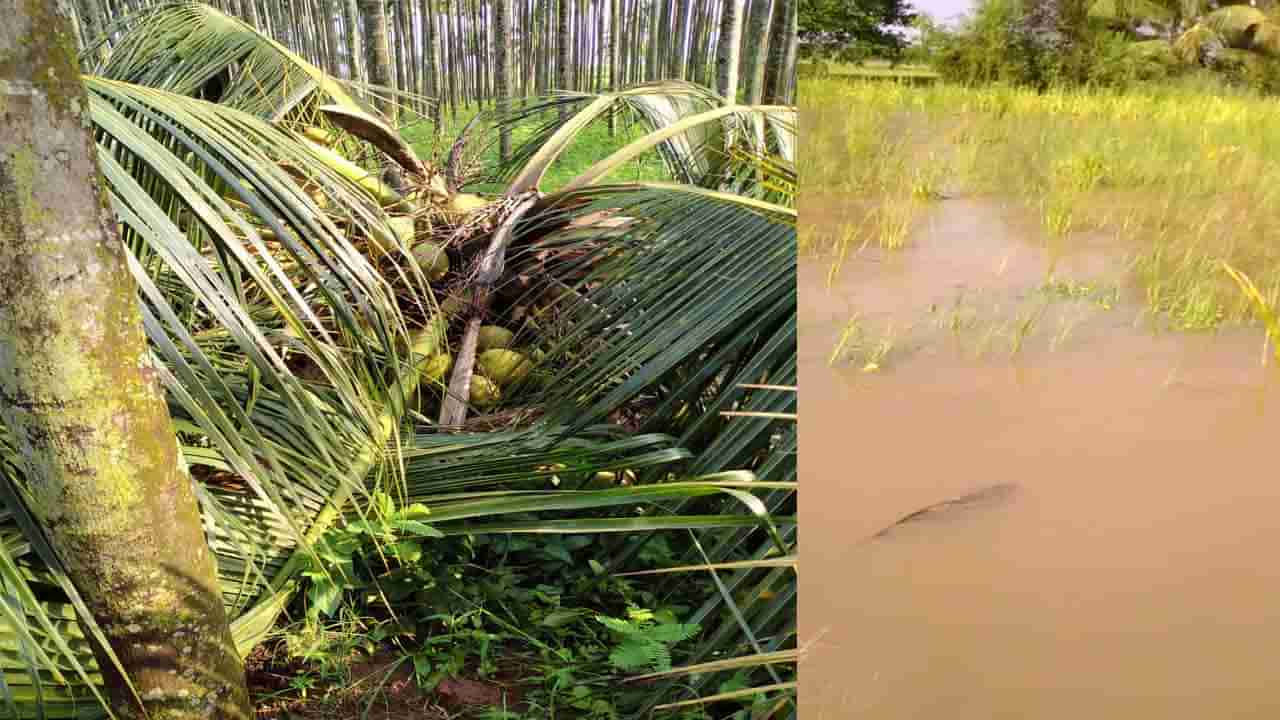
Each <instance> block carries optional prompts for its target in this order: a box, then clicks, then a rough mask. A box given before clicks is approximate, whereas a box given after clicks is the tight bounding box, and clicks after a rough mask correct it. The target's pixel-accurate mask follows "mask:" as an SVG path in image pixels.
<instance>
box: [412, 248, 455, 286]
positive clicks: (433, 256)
mask: <svg viewBox="0 0 1280 720" xmlns="http://www.w3.org/2000/svg"><path fill="white" fill-rule="evenodd" d="M413 259H414V260H417V261H418V265H419V266H421V267H422V272H424V273H426V275H427V279H428V280H430V281H432V282H435V281H436V280H439V279H440V278H442V277H444V276H445V274H446V273H448V272H449V255H448V253H446V252H445V251H444V248H442V247H440V246H439V245H437V244H435V243H433V242H431V241H430V240H424V241H422V242H420V243H418V244H417V245H415V246H414V248H413Z"/></svg>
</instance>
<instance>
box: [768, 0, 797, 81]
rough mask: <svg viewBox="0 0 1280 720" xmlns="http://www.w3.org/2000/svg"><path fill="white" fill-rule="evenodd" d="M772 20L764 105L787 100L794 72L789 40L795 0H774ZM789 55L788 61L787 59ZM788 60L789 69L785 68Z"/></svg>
mask: <svg viewBox="0 0 1280 720" xmlns="http://www.w3.org/2000/svg"><path fill="white" fill-rule="evenodd" d="M775 1H776V3H777V7H776V8H774V12H773V22H772V24H771V28H770V30H769V66H768V67H767V68H765V73H764V98H763V101H764V103H765V104H766V105H782V104H785V103H786V101H787V90H788V88H789V86H790V82H791V78H790V77H788V74H789V73H794V68H795V53H794V52H792V51H791V42H792V39H793V36H794V35H795V28H796V0H775ZM788 56H790V61H788ZM788 62H790V65H791V68H792V69H791V70H788V69H787V65H788Z"/></svg>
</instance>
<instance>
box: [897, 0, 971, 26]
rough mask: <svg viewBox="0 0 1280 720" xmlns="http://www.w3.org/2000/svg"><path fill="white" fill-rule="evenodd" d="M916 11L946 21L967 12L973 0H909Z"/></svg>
mask: <svg viewBox="0 0 1280 720" xmlns="http://www.w3.org/2000/svg"><path fill="white" fill-rule="evenodd" d="M911 5H912V7H914V8H915V9H916V11H917V12H922V13H926V14H928V15H932V16H933V18H934V19H935V20H938V21H943V22H945V21H947V20H950V19H951V18H952V17H954V16H956V15H961V14H964V13H967V12H969V10H970V9H971V8H972V7H973V0H911Z"/></svg>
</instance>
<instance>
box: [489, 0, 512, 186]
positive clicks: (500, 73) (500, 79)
mask: <svg viewBox="0 0 1280 720" xmlns="http://www.w3.org/2000/svg"><path fill="white" fill-rule="evenodd" d="M511 10H512V8H511V0H494V22H495V23H496V24H497V27H498V32H497V37H496V38H494V39H495V40H496V41H497V42H496V43H495V45H496V50H497V58H496V59H497V63H496V66H495V68H494V83H493V84H494V90H495V92H496V94H497V96H498V97H497V103H496V104H497V108H498V112H500V113H506V112H508V111H510V109H511ZM498 137H499V141H498V153H499V157H500V158H501V159H502V162H506V161H507V160H508V159H509V158H510V157H511V128H509V127H507V126H506V125H503V126H502V129H501V130H500V131H499V136H498Z"/></svg>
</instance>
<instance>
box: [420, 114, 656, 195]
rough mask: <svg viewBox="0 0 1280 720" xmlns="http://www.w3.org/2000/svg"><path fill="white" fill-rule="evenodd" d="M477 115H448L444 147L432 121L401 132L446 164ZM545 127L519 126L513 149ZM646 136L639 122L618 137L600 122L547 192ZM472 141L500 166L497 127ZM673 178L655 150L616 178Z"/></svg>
mask: <svg viewBox="0 0 1280 720" xmlns="http://www.w3.org/2000/svg"><path fill="white" fill-rule="evenodd" d="M477 113H478V111H477V110H476V109H475V108H473V107H467V108H464V109H463V110H462V111H460V112H459V113H458V118H457V120H456V121H455V120H453V118H452V117H451V116H450V114H449V113H447V112H446V113H445V114H444V118H443V120H444V122H443V127H442V128H441V132H440V135H439V137H440V138H441V139H440V140H439V144H438V145H437V141H436V139H435V134H434V126H433V123H432V122H431V121H430V120H429V119H427V118H411V119H409V120H408V121H406V122H404V123H403V124H402V125H401V133H402V134H403V135H404V138H405V139H406V140H407V141H408V142H409V144H410V145H412V146H413V148H414V150H415V151H417V153H418V154H419V155H420V156H422V157H436V158H438V160H437V162H443V160H444V159H445V158H447V157H448V153H449V148H450V145H451V144H452V142H453V140H454V138H456V137H457V136H458V135H459V134H460V133H461V132H462V129H463V128H464V127H465V126H466V124H467V123H468V122H470V121H471V119H472V118H473V117H475V116H476V115H477ZM551 119H552V118H551V117H550V116H548V117H547V118H546V120H551ZM541 122H543V120H530V121H528V122H526V123H524V124H522V125H519V126H517V127H515V128H514V131H513V132H512V137H511V143H512V147H519V146H520V143H521V142H523V141H525V140H527V139H528V138H530V137H531V136H532V135H533V134H534V132H536V130H537V128H538V126H539V124H540V123H541ZM645 134H646V130H645V128H644V127H643V126H641V125H640V124H639V123H635V122H630V123H626V122H622V121H621V119H620V120H619V122H618V126H617V133H616V135H614V136H613V137H610V136H609V129H608V124H607V123H606V122H605V121H603V120H601V121H598V122H596V123H595V124H593V125H592V126H591V127H589V128H587V129H586V130H585V131H584V132H582V133H581V134H580V135H579V136H578V140H577V142H575V143H574V144H573V145H571V146H570V147H569V149H568V150H567V151H565V153H564V154H563V155H561V156H560V158H559V159H557V160H556V162H555V163H553V164H552V165H551V167H550V168H549V169H548V170H547V175H546V178H545V179H544V181H543V184H542V190H543V191H544V192H546V191H551V190H555V189H557V188H559V187H562V186H564V185H565V184H566V183H568V182H569V181H570V180H572V179H573V178H574V177H576V176H577V175H578V174H579V173H581V172H582V171H583V170H586V169H587V168H589V167H591V165H593V164H594V163H595V162H596V161H598V160H602V159H604V158H606V157H608V156H609V155H610V154H612V153H613V152H614V151H616V150H619V149H621V148H622V147H623V146H624V145H626V144H627V143H629V142H632V141H633V140H636V139H638V138H640V137H643V136H644V135H645ZM471 137H472V138H473V139H474V141H475V142H479V143H489V142H490V141H493V142H492V144H491V146H490V147H488V148H486V150H485V152H484V154H483V155H482V158H483V159H484V161H485V163H486V164H490V163H495V162H496V161H497V159H498V147H497V143H496V139H497V136H496V134H495V133H494V132H493V129H492V127H487V126H484V125H483V124H481V123H478V124H477V127H475V128H473V129H472V132H471ZM670 179H671V175H670V173H668V172H667V169H666V166H665V165H664V164H663V162H662V158H661V157H659V156H658V154H657V152H655V151H649V152H646V153H644V154H643V155H641V156H640V157H638V158H636V159H635V160H633V161H631V162H630V163H628V164H627V167H626V168H625V169H623V170H619V171H618V172H616V173H614V174H613V176H612V180H613V181H614V182H629V181H668V180H670ZM475 189H476V190H478V191H482V192H496V191H499V190H500V188H498V187H496V186H479V187H477V188H475Z"/></svg>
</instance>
